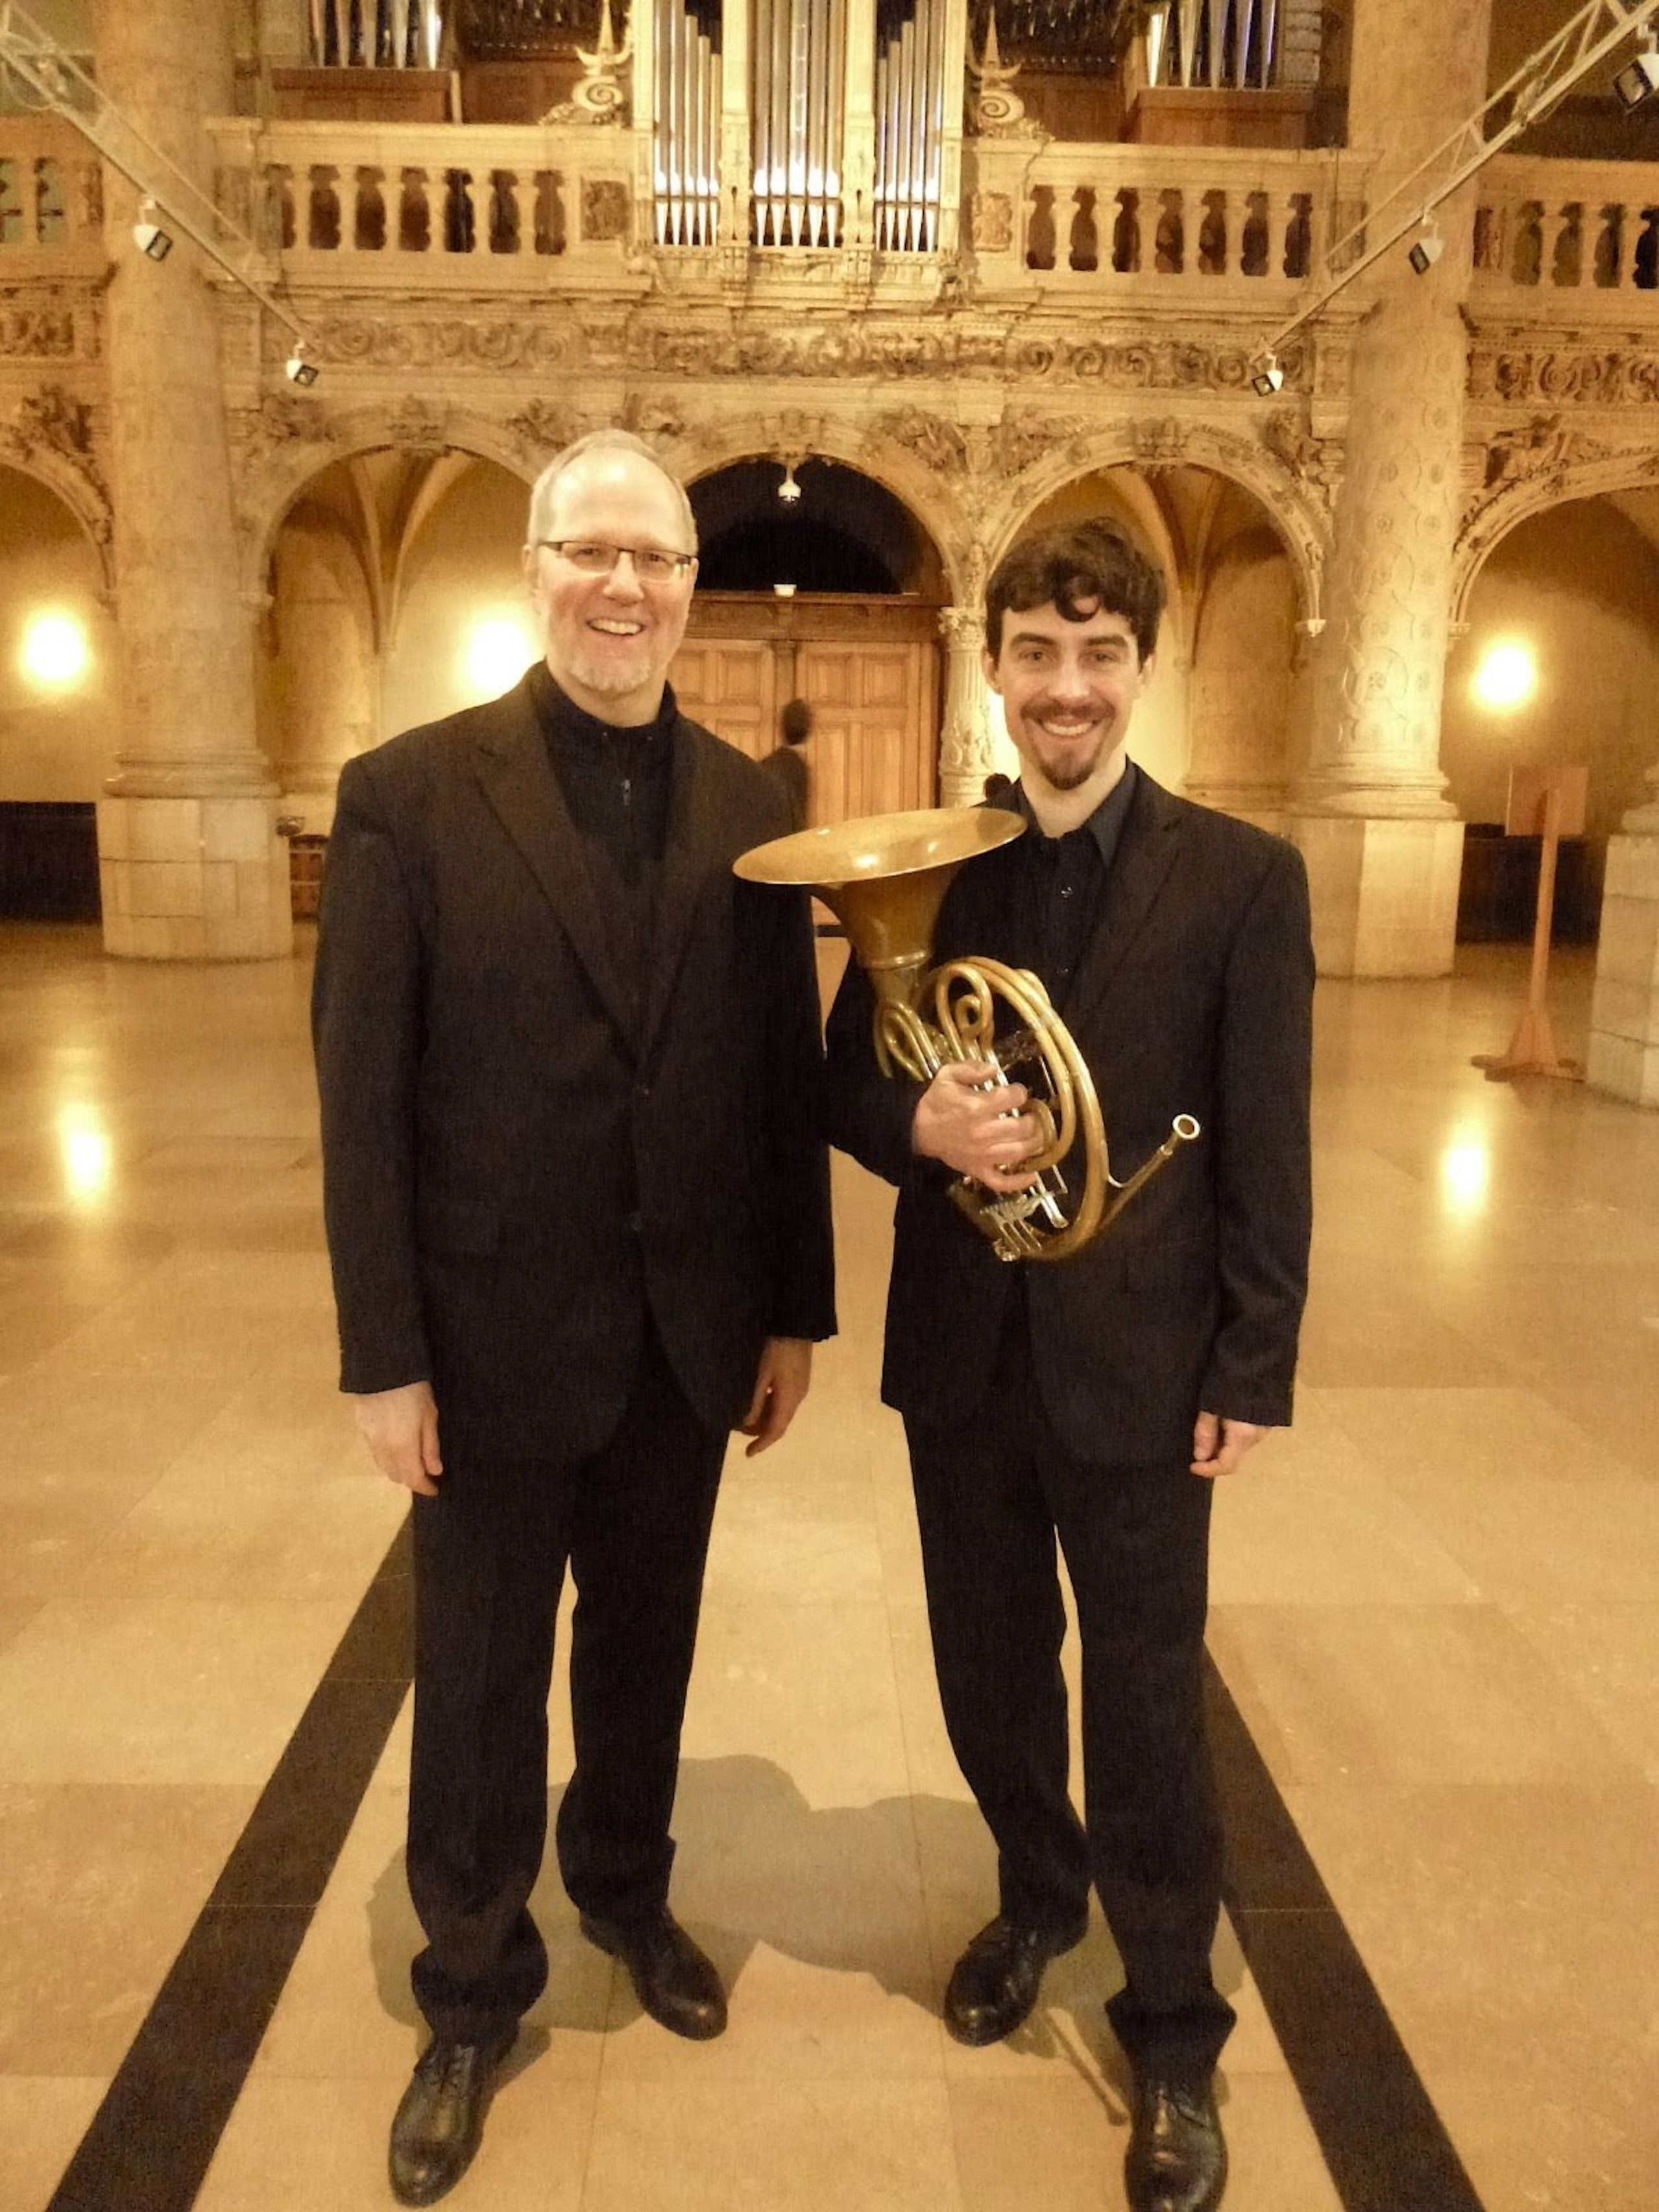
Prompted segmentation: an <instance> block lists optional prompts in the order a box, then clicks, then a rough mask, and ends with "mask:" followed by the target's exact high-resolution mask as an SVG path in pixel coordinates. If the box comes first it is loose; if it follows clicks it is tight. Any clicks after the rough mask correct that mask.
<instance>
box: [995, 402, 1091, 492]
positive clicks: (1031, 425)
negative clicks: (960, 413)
mask: <svg viewBox="0 0 1659 2212" xmlns="http://www.w3.org/2000/svg"><path fill="white" fill-rule="evenodd" d="M1087 428H1088V425H1087V424H1086V423H1085V422H1084V421H1083V419H1082V417H1081V416H1077V415H1038V416H1030V415H1019V416H1007V415H1005V416H1004V417H1003V418H1002V420H1001V422H997V423H994V424H989V425H987V424H982V423H975V425H974V426H973V428H970V429H969V431H968V432H967V433H966V437H967V443H968V459H969V467H970V468H971V469H972V470H973V472H974V474H975V476H978V477H1018V476H1021V475H1023V474H1024V471H1026V470H1027V469H1029V468H1034V467H1035V466H1036V465H1037V464H1038V463H1039V462H1042V461H1046V460H1048V459H1051V458H1052V456H1053V455H1054V453H1055V451H1056V450H1057V449H1058V448H1060V447H1072V446H1074V445H1075V443H1076V441H1078V440H1079V438H1081V437H1082V436H1083V435H1085V432H1086V430H1087Z"/></svg>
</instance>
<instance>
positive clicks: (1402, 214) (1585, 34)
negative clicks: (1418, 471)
mask: <svg viewBox="0 0 1659 2212" xmlns="http://www.w3.org/2000/svg"><path fill="white" fill-rule="evenodd" d="M1656 24H1659V0H1589V6H1588V7H1584V8H1581V9H1579V11H1578V13H1577V15H1575V16H1573V17H1572V19H1571V21H1570V22H1567V23H1565V24H1563V26H1562V27H1561V28H1560V29H1559V31H1558V32H1557V33H1556V34H1555V36H1554V37H1553V39H1550V40H1547V41H1546V43H1545V44H1544V45H1543V46H1540V47H1539V49H1538V50H1537V52H1535V53H1534V54H1530V55H1528V58H1527V59H1526V60H1525V61H1524V62H1522V64H1521V66H1520V68H1519V69H1518V70H1516V72H1515V75H1514V76H1512V77H1510V80H1509V82H1507V83H1506V84H1504V85H1502V86H1500V87H1499V88H1498V90H1497V91H1496V92H1495V93H1493V94H1492V98H1491V99H1490V100H1488V101H1487V102H1486V106H1484V107H1482V108H1480V109H1478V110H1477V111H1476V112H1475V113H1474V114H1473V115H1472V116H1470V117H1469V118H1468V121H1467V122H1466V123H1461V124H1459V125H1458V127H1457V128H1456V130H1455V131H1453V132H1452V134H1451V136H1450V137H1449V138H1448V139H1446V140H1445V142H1444V143H1443V144H1442V145H1439V146H1437V147H1436V148H1435V149H1434V151H1433V153H1432V154H1431V155H1429V156H1428V158H1427V160H1426V161H1421V162H1419V164H1418V166H1417V167H1416V168H1414V169H1413V171H1412V173H1411V174H1410V175H1409V176H1408V177H1406V178H1404V179H1402V180H1401V182H1400V183H1399V184H1397V185H1395V188H1394V190H1393V191H1391V192H1390V193H1389V195H1388V196H1387V197H1386V198H1384V199H1382V200H1379V201H1378V202H1377V204H1376V206H1375V207H1373V208H1370V209H1369V210H1367V212H1366V215H1365V217H1364V221H1363V222H1358V223H1356V224H1355V226H1354V228H1352V230H1351V231H1349V233H1348V234H1347V235H1346V237H1345V238H1340V239H1339V240H1337V242H1336V243H1335V245H1334V246H1332V247H1331V248H1330V250H1329V252H1328V253H1327V254H1326V256H1325V276H1326V280H1327V281H1326V283H1325V285H1324V288H1323V289H1322V291H1321V292H1320V293H1319V295H1318V296H1317V297H1316V299H1314V300H1312V301H1310V302H1309V304H1308V305H1307V306H1306V307H1303V308H1301V309H1299V310H1298V311H1297V313H1296V314H1294V315H1292V316H1291V319H1290V320H1289V322H1287V323H1285V324H1283V325H1280V327H1279V329H1278V330H1276V331H1274V332H1273V336H1272V337H1270V338H1269V339H1268V340H1267V343H1266V345H1265V346H1264V347H1263V349H1262V351H1263V353H1264V354H1265V355H1266V356H1267V358H1268V359H1269V360H1271V359H1273V357H1274V356H1277V355H1278V353H1279V350H1280V349H1281V348H1282V347H1283V345H1284V344H1285V340H1286V339H1287V338H1289V337H1291V336H1293V335H1294V333H1295V332H1296V331H1299V330H1300V329H1301V328H1302V326H1303V325H1304V323H1310V322H1311V321H1312V320H1313V319H1314V318H1315V316H1316V315H1321V314H1322V313H1324V311H1325V309H1326V308H1327V307H1329V305H1330V304H1331V301H1333V300H1334V299H1335V297H1336V295H1337V294H1338V293H1339V292H1342V291H1346V289H1347V287H1348V286H1349V285H1350V284H1352V283H1353V282H1354V281H1355V279H1356V278H1357V277H1360V276H1364V273H1365V271H1366V270H1368V269H1369V268H1370V267H1371V265H1372V264H1373V263H1375V262H1377V261H1380V260H1381V259H1382V258H1383V255H1384V254H1385V253H1389V252H1392V251H1393V249H1394V248H1395V246H1398V245H1399V243H1400V241H1401V239H1402V238H1404V237H1405V236H1406V234H1407V232H1409V231H1413V230H1415V229H1417V228H1419V225H1421V224H1422V223H1423V222H1425V220H1426V219H1427V218H1428V216H1431V215H1432V213H1433V212H1434V210H1435V209H1436V208H1437V207H1438V206H1439V205H1440V204H1441V202H1442V201H1443V200H1447V199H1449V198H1450V197H1451V196H1452V194H1453V193H1454V192H1455V191H1459V190H1460V189H1461V188H1462V186H1463V185H1466V184H1468V180H1469V179H1470V178H1471V177H1473V176H1474V175H1475V174H1476V173H1478V172H1479V171H1480V170H1481V169H1484V168H1485V167H1486V164H1487V162H1488V161H1491V160H1492V156H1493V155H1496V154H1501V153H1502V152H1503V150H1504V148H1505V147H1506V146H1507V145H1509V144H1510V142H1511V141H1512V140H1513V139H1516V138H1518V137H1520V135H1521V133H1522V131H1525V130H1527V129H1528V128H1529V126H1530V125H1533V124H1534V123H1537V122H1539V121H1541V119H1542V118H1543V117H1545V116H1546V115H1547V114H1548V113H1549V112H1550V110H1551V109H1552V108H1553V106H1555V104H1556V102H1557V101H1558V100H1560V99H1561V98H1562V97H1563V96H1564V95H1565V94H1566V93H1567V92H1568V91H1569V90H1571V88H1572V86H1574V85H1575V84H1577V82H1578V81H1579V79H1580V78H1581V77H1583V76H1588V75H1589V72H1590V70H1593V69H1595V67H1596V65H1597V64H1598V63H1600V62H1603V61H1605V60H1606V59H1607V57H1608V55H1609V54H1612V53H1613V52H1616V51H1617V50H1618V48H1619V47H1620V46H1621V45H1622V44H1623V43H1624V41H1625V40H1626V39H1627V38H1628V37H1629V36H1630V34H1631V33H1632V31H1640V30H1642V29H1644V27H1650V26H1656ZM1505 109H1507V111H1508V112H1507V115H1506V116H1505V118H1504V121H1503V122H1502V123H1501V124H1499V125H1498V127H1497V128H1496V129H1495V130H1493V131H1492V136H1491V137H1487V136H1486V132H1487V130H1488V128H1489V127H1490V126H1491V125H1492V123H1493V122H1494V119H1495V118H1496V117H1497V116H1498V114H1499V113H1501V112H1503V111H1504V110H1505ZM1367 239H1370V240H1371V241H1372V242H1371V243H1370V245H1367V244H1366V243H1365V241H1366V240H1367ZM1362 249H1363V250H1362ZM1350 253H1352V254H1354V255H1355V256H1356V258H1354V259H1353V260H1352V261H1351V262H1347V264H1346V266H1345V265H1344V263H1345V257H1346V256H1347V255H1348V254H1350Z"/></svg>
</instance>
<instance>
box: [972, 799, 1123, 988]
mask: <svg viewBox="0 0 1659 2212" xmlns="http://www.w3.org/2000/svg"><path fill="white" fill-rule="evenodd" d="M1137 773H1138V771H1137V770H1136V768H1135V764H1134V763H1133V761H1126V762H1125V763H1124V766H1123V773H1122V775H1121V776H1120V777H1119V778H1118V780H1117V781H1116V782H1115V784H1114V785H1113V786H1112V788H1111V789H1110V790H1109V792H1108V793H1107V794H1106V796H1105V798H1104V799H1102V800H1101V802H1100V804H1099V805H1098V806H1097V807H1096V809H1095V811H1094V812H1093V813H1092V814H1091V816H1090V817H1089V818H1088V820H1087V821H1086V822H1083V823H1079V825H1078V827H1077V828H1076V829H1070V830H1067V831H1066V835H1065V836H1062V837H1045V836H1043V834H1042V829H1041V828H1040V827H1039V826H1038V823H1037V819H1036V815H1035V814H1034V813H1033V812H1032V811H1031V806H1030V800H1029V799H1027V798H1026V796H1025V791H1024V786H1023V785H1020V786H1018V787H1016V789H1015V792H1014V794H1013V802H1014V805H1015V806H1016V807H1017V808H1018V811H1019V812H1020V813H1021V814H1023V815H1024V817H1025V820H1026V822H1027V823H1028V824H1029V827H1028V828H1027V829H1026V832H1025V835H1024V836H1023V837H1022V838H1021V839H1020V841H1019V846H1018V851H1019V852H1020V854H1022V856H1023V859H1024V867H1023V869H1022V881H1021V888H1022V893H1023V899H1024V908H1025V911H1024V915H1022V916H1021V924H1022V927H1021V936H1022V938H1023V939H1024V945H1025V947H1026V951H1027V963H1028V964H1029V965H1030V966H1031V967H1033V968H1035V969H1036V972H1037V974H1038V975H1040V976H1041V977H1042V981H1043V982H1044V983H1045V984H1046V985H1047V986H1048V995H1049V997H1050V998H1051V999H1052V1000H1054V1001H1055V1002H1056V1004H1058V1002H1059V1001H1060V999H1061V998H1062V997H1063V996H1064V995H1065V993H1066V987H1067V985H1068V984H1069V983H1070V981H1071V980H1072V976H1073V973H1074V971H1075V969H1076V968H1077V963H1078V962H1079V960H1080V959H1081V958H1082V957H1083V950H1084V947H1085V945H1087V944H1088V942H1089V934H1090V932H1091V930H1092V928H1093V927H1094V925H1095V921H1096V917H1097V915H1098V913H1099V910H1100V901H1101V896H1102V894H1103V892H1104V890H1105V888H1106V878H1107V877H1108V876H1109V874H1110V872H1111V867H1112V860H1113V856H1114V854H1115V853H1116V851H1117V844H1118V839H1119V838H1120V836H1121V835H1122V832H1123V824H1124V822H1125V820H1126V819H1127V816H1128V811H1129V806H1130V803H1131V801H1132V800H1133V796H1134V787H1135V777H1136V775H1137ZM1004 803H1005V804H1006V801H1005V802H1004Z"/></svg>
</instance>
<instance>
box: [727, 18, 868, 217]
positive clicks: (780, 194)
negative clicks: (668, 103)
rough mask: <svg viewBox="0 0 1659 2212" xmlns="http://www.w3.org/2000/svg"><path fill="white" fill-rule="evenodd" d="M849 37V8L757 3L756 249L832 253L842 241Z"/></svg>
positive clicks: (753, 90) (753, 72) (753, 51)
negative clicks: (802, 248)
mask: <svg viewBox="0 0 1659 2212" xmlns="http://www.w3.org/2000/svg"><path fill="white" fill-rule="evenodd" d="M846 33H847V0H754V16H753V27H752V36H751V39H750V128H751V130H752V131H753V134H754V180H755V189H754V202H753V204H754V217H753V220H754V240H755V243H756V244H757V245H760V246H833V245H834V244H835V243H836V241H837V240H838V239H839V237H840V234H841V212H842V211H841V170H842V108H843V106H844V101H845V93H846V70H847V60H846V51H845V50H846Z"/></svg>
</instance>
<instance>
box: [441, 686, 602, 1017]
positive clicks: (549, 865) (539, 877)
mask: <svg viewBox="0 0 1659 2212" xmlns="http://www.w3.org/2000/svg"><path fill="white" fill-rule="evenodd" d="M474 762H475V766H476V768H477V776H478V781H479V782H480V783H481V784H482V785H483V791H484V796H485V797H486V798H487V799H489V804H490V805H491V806H492V807H494V809H495V812H496V814H497V815H498V816H499V817H501V826H502V828H503V829H505V830H506V831H507V836H509V837H510V838H511V839H512V840H513V843H514V844H515V845H516V846H517V847H518V848H519V850H520V853H521V854H523V855H524V858H525V860H526V864H527V866H529V869H530V872H531V873H532V875H533V876H534V877H535V878H536V881H537V883H538V884H539V885H540V886H541V889H542V891H543V893H544V896H546V899H547V901H548V903H549V904H550V906H551V908H553V911H554V913H555V914H556V915H557V916H558V918H559V921H560V924H561V926H562V928H563V930H564V933H565V934H566V936H567V937H568V939H570V942H571V945H572V946H573V947H574V951H575V954H576V957H577V958H578V959H579V960H580V963H581V964H582V966H583V967H584V968H585V969H586V971H587V974H588V977H589V979H590V981H592V985H593V988H594V989H595V991H596V992H597V993H598V994H599V998H600V1000H601V1001H602V1002H603V1004H604V1006H605V1012H607V1013H608V1014H609V1015H610V1017H611V1020H612V1021H613V1022H614V1023H615V1024H616V1026H617V1032H618V1034H619V1035H620V1036H622V1037H623V1039H624V1040H625V1041H628V1042H630V1043H631V1041H632V1036H633V1028H634V1024H633V1019H632V1017H631V1015H630V1012H629V1004H628V999H627V994H626V993H625V992H624V991H623V987H622V981H621V978H620V977H619V976H618V975H617V971H616V969H615V967H614V966H613V965H612V963H611V955H610V951H609V949H608V947H607V945H606V943H605V926H604V921H603V920H602V917H601V915H600V913H599V899H598V897H597V896H596V895H595V892H594V889H593V884H592V878H590V876H589V875H588V872H587V868H586V863H585V862H584V860H583V858H582V849H581V841H580V838H579V837H578V836H577V835H576V829H575V825H574V823H573V822H572V821H571V819H570V815H569V811H568V808H567V807H566V805H565V803H564V793H562V791H561V790H560V789H559V781H558V778H557V777H556V775H554V773H553V764H552V763H551V762H550V760H549V758H548V757H547V741H546V739H545V738H544V736H543V735H542V726H541V722H540V720H539V718H538V715H537V713H536V708H535V702H534V701H533V700H532V697H531V695H530V690H529V686H528V684H527V683H526V684H520V685H519V686H518V688H517V690H513V691H509V692H508V693H507V696H506V697H505V698H504V699H502V700H501V701H500V702H499V703H498V707H497V711H496V714H495V717H494V719H493V720H492V721H491V723H490V725H489V728H488V729H487V730H486V732H485V733H484V734H483V736H481V737H480V738H478V740H477V752H476V754H475V756H474Z"/></svg>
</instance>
